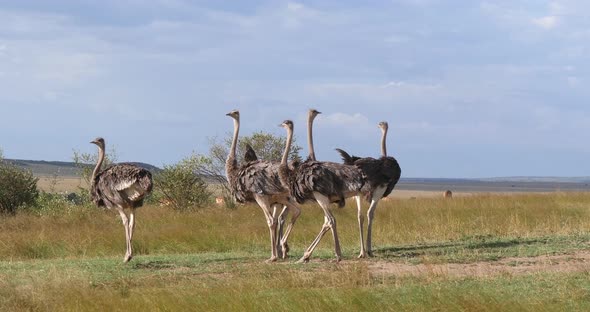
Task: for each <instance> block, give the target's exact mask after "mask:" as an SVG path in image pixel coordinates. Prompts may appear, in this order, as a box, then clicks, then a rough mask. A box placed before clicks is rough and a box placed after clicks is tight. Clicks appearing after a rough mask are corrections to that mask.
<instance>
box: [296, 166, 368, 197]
mask: <svg viewBox="0 0 590 312" xmlns="http://www.w3.org/2000/svg"><path fill="white" fill-rule="evenodd" d="M294 170H295V174H293V175H292V179H293V180H292V181H291V183H289V185H290V189H289V194H290V195H291V196H292V197H293V198H295V200H296V201H297V202H298V203H303V202H304V201H305V200H307V199H313V198H314V197H313V192H318V193H320V194H323V195H325V196H328V197H331V198H335V199H337V200H338V202H339V204H340V206H344V197H345V193H346V192H348V191H357V190H360V188H361V187H362V185H363V181H362V178H361V175H362V173H361V172H360V171H359V170H358V169H356V168H355V167H353V166H343V165H341V164H336V163H331V162H319V161H309V160H308V161H305V162H303V163H301V164H299V165H296V167H295V168H294Z"/></svg>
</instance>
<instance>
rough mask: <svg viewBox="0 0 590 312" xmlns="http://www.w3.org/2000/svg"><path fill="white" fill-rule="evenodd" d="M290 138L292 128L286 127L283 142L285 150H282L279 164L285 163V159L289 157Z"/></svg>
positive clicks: (291, 138) (291, 136)
mask: <svg viewBox="0 0 590 312" xmlns="http://www.w3.org/2000/svg"><path fill="white" fill-rule="evenodd" d="M292 140H293V128H290V127H287V143H285V150H284V151H283V158H281V165H287V159H288V158H289V151H290V149H291V142H292Z"/></svg>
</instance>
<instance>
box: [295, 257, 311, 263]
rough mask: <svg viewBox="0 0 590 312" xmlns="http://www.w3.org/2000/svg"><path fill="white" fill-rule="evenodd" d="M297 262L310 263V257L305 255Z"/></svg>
mask: <svg viewBox="0 0 590 312" xmlns="http://www.w3.org/2000/svg"><path fill="white" fill-rule="evenodd" d="M295 263H309V257H306V256H303V257H301V259H299V260H298V261H297V262H295Z"/></svg>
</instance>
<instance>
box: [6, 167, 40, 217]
mask: <svg viewBox="0 0 590 312" xmlns="http://www.w3.org/2000/svg"><path fill="white" fill-rule="evenodd" d="M37 180H38V179H37V178H35V177H34V176H33V173H32V172H30V171H27V170H23V169H20V168H18V167H16V166H14V165H12V164H9V163H7V162H5V161H2V160H1V159H0V213H15V212H16V210H17V209H18V208H19V207H23V206H32V205H33V204H34V203H35V200H36V199H37V197H38V196H39V191H38V190H37Z"/></svg>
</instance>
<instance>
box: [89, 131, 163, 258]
mask: <svg viewBox="0 0 590 312" xmlns="http://www.w3.org/2000/svg"><path fill="white" fill-rule="evenodd" d="M90 143H93V144H96V145H97V146H98V162H97V163H96V167H95V168H94V171H93V172H92V178H91V179H92V180H91V184H90V197H91V199H92V202H94V203H95V204H96V205H97V206H99V207H100V206H106V207H107V208H109V209H111V208H115V209H117V211H118V212H119V215H120V216H121V220H122V221H123V226H124V227H125V241H126V243H127V252H126V253H125V258H124V260H123V261H124V262H128V261H129V260H131V258H132V257H133V246H132V244H131V239H132V238H133V228H134V227H135V208H138V207H141V206H142V205H143V200H144V198H145V197H146V196H147V195H148V194H149V193H150V192H151V191H152V187H153V183H152V174H151V173H150V172H149V171H148V170H146V169H143V168H141V167H138V166H136V165H134V164H129V163H120V164H117V165H112V166H110V167H108V168H106V169H104V170H102V171H101V166H102V163H103V161H104V156H105V142H104V139H103V138H96V139H95V140H94V141H92V142H90ZM126 209H128V210H129V216H127V214H126V213H125V210H126Z"/></svg>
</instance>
